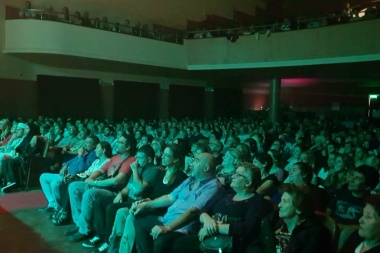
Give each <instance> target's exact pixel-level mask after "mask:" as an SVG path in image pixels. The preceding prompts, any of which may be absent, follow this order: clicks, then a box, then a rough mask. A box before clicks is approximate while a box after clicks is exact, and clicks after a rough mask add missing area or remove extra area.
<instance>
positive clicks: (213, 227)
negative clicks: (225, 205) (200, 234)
mask: <svg viewBox="0 0 380 253" xmlns="http://www.w3.org/2000/svg"><path fill="white" fill-rule="evenodd" d="M203 228H205V229H206V230H207V232H208V234H209V235H215V234H217V233H218V224H217V222H216V221H215V220H214V219H213V218H211V217H209V216H206V217H204V218H203Z"/></svg>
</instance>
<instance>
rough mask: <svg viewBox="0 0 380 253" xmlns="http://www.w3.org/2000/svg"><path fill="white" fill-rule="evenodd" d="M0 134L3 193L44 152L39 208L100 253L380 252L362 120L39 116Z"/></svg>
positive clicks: (374, 135)
mask: <svg viewBox="0 0 380 253" xmlns="http://www.w3.org/2000/svg"><path fill="white" fill-rule="evenodd" d="M25 122H26V123H25ZM0 130H1V135H0V137H1V139H0V145H1V147H0V158H1V159H0V173H1V176H2V177H3V180H2V181H3V184H4V187H3V188H2V189H1V191H2V192H5V193H7V192H10V191H13V190H15V189H17V188H18V187H20V186H22V184H23V182H22V181H23V178H25V173H24V172H23V171H25V170H26V168H25V167H27V166H28V163H27V162H25V161H27V160H28V159H30V157H31V156H33V155H38V154H40V153H41V152H42V151H41V150H40V146H41V145H40V144H39V143H40V142H42V143H46V144H49V148H48V149H47V154H48V155H47V157H48V158H47V159H50V161H51V166H50V167H49V168H48V169H50V170H51V171H50V172H49V173H43V174H42V175H41V176H40V184H41V187H42V190H43V193H44V194H45V197H46V199H47V201H48V205H47V206H46V207H45V208H41V209H39V210H40V211H41V212H46V213H47V214H48V216H49V218H50V219H51V221H52V223H53V224H54V225H57V226H60V225H68V224H71V223H74V225H73V226H72V227H70V228H68V229H67V230H65V235H66V236H67V238H68V240H69V241H72V242H79V241H83V243H82V245H83V247H86V248H94V250H95V252H143V253H145V252H201V251H209V250H212V249H213V248H214V247H216V250H217V249H218V248H223V252H264V251H265V252H269V251H270V252H380V194H377V193H378V192H379V190H380V184H379V169H380V162H379V161H380V160H379V149H380V131H379V128H377V127H376V126H375V125H373V124H370V122H367V121H363V120H356V121H354V120H351V119H341V118H339V117H334V118H329V117H324V116H318V117H315V118H312V119H310V118H309V119H295V120H292V121H284V122H281V123H270V122H267V121H266V120H260V119H259V117H252V118H243V119H228V120H227V119H222V118H218V119H216V120H213V121H205V122H202V121H199V120H188V119H183V120H176V119H170V120H166V121H164V120H160V121H156V120H152V121H145V120H136V121H132V120H127V119H124V120H123V121H121V122H111V121H108V120H104V121H99V120H93V119H84V120H75V121H74V120H72V119H67V120H63V119H62V118H57V119H52V118H45V117H39V118H38V119H37V120H35V121H33V120H28V121H24V120H22V119H19V120H14V121H12V123H11V121H10V120H9V119H3V120H1V121H0ZM20 167H21V170H20V169H19V168H20ZM20 171H21V172H20ZM16 175H17V176H16ZM337 224H338V225H337ZM348 230H349V231H353V232H352V233H343V232H344V231H348ZM347 237H348V239H347V240H345V239H346V238H347ZM338 238H339V240H338ZM216 245H217V246H216Z"/></svg>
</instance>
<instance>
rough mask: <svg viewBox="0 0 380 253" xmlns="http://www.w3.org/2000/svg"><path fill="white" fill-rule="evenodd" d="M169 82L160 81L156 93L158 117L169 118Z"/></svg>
mask: <svg viewBox="0 0 380 253" xmlns="http://www.w3.org/2000/svg"><path fill="white" fill-rule="evenodd" d="M169 87H170V84H169V83H160V92H159V94H158V108H159V112H158V115H159V118H160V119H168V118H169Z"/></svg>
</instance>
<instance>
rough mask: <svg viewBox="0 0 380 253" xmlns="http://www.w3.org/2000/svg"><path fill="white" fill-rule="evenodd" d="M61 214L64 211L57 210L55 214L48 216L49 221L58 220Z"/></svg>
mask: <svg viewBox="0 0 380 253" xmlns="http://www.w3.org/2000/svg"><path fill="white" fill-rule="evenodd" d="M61 212H62V209H57V210H55V212H54V213H51V214H49V215H48V219H49V220H54V219H58V217H59V214H60V213H61Z"/></svg>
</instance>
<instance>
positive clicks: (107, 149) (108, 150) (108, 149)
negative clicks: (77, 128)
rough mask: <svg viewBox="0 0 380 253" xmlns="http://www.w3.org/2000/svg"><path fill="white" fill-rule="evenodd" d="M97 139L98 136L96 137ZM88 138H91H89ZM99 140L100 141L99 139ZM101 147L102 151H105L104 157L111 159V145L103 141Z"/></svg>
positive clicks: (100, 143)
mask: <svg viewBox="0 0 380 253" xmlns="http://www.w3.org/2000/svg"><path fill="white" fill-rule="evenodd" d="M95 137H96V136H95ZM87 138H90V137H87ZM98 140H99V139H98ZM98 144H99V145H100V147H101V148H102V149H104V150H105V151H104V155H105V156H106V157H107V158H111V157H112V147H111V145H110V144H109V143H108V142H107V141H101V142H99V143H98Z"/></svg>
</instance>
